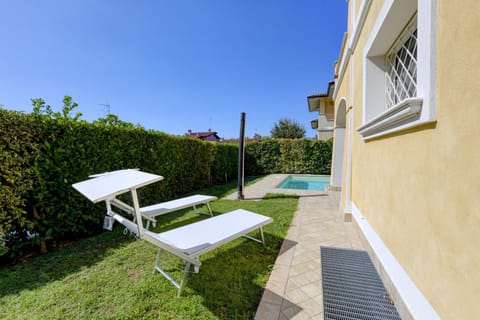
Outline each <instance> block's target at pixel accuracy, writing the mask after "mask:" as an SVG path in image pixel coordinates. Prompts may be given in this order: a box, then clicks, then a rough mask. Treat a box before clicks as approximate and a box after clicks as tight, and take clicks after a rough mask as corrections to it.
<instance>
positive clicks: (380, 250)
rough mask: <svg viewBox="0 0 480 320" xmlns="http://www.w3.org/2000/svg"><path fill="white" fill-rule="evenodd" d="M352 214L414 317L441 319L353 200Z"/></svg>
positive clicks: (432, 319)
mask: <svg viewBox="0 0 480 320" xmlns="http://www.w3.org/2000/svg"><path fill="white" fill-rule="evenodd" d="M352 216H353V219H354V220H355V222H356V223H357V225H358V227H359V228H360V230H361V231H362V233H363V235H364V236H365V239H366V240H367V241H368V243H369V244H370V247H371V248H372V250H373V252H374V253H375V255H376V257H377V258H378V261H379V262H380V263H381V264H382V266H383V268H384V269H385V271H386V273H387V274H388V276H389V278H390V280H391V281H392V283H393V285H394V287H395V288H396V290H397V291H398V294H399V296H400V297H401V299H402V301H403V303H404V304H405V306H406V307H407V309H408V311H409V312H410V314H411V315H412V317H413V318H414V319H429V320H436V319H440V317H439V316H438V314H437V312H436V311H435V310H434V309H433V307H432V306H431V305H430V303H429V302H428V300H427V299H426V298H425V296H424V295H423V294H422V292H421V291H420V290H419V289H418V288H417V286H416V285H415V283H414V282H413V281H412V279H410V277H409V276H408V274H407V273H406V271H405V270H404V269H403V267H402V266H401V265H400V263H399V262H398V261H397V259H396V258H395V256H394V255H393V254H392V253H391V251H390V250H389V249H388V247H387V246H386V245H385V243H384V242H383V241H382V239H381V238H380V236H379V235H378V234H377V233H376V232H375V230H374V229H373V227H372V226H371V225H370V224H369V223H368V221H367V219H366V218H365V217H364V216H363V214H362V213H361V211H360V209H359V208H358V207H357V206H356V205H355V203H353V202H352Z"/></svg>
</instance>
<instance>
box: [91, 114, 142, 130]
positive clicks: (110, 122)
mask: <svg viewBox="0 0 480 320" xmlns="http://www.w3.org/2000/svg"><path fill="white" fill-rule="evenodd" d="M92 123H93V124H94V125H97V126H101V127H117V128H127V129H133V128H137V129H143V127H142V126H141V125H140V124H133V123H131V122H128V121H123V120H120V118H119V117H118V116H117V115H116V114H113V113H109V114H107V116H106V117H105V118H98V119H97V120H94V121H93V122H92Z"/></svg>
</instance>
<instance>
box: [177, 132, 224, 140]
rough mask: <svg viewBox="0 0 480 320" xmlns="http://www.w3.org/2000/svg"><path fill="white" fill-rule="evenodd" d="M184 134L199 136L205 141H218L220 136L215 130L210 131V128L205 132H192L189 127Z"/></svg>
mask: <svg viewBox="0 0 480 320" xmlns="http://www.w3.org/2000/svg"><path fill="white" fill-rule="evenodd" d="M185 135H186V136H187V137H193V138H199V139H202V140H205V141H213V142H218V141H220V137H219V136H218V135H217V132H216V131H212V130H211V129H208V131H206V132H192V130H190V129H189V130H188V132H187V133H186V134H185Z"/></svg>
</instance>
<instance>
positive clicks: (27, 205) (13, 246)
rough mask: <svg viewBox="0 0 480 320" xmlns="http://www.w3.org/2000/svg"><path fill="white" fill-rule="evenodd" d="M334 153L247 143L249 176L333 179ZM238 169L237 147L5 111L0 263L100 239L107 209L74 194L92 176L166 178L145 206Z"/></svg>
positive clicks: (0, 124) (318, 145) (306, 143)
mask: <svg viewBox="0 0 480 320" xmlns="http://www.w3.org/2000/svg"><path fill="white" fill-rule="evenodd" d="M331 150H332V146H331V142H322V141H313V140H306V139H295V140H288V139H285V140H282V139H280V140H262V141H260V142H254V143H249V144H247V145H246V152H245V153H246V164H245V167H246V168H245V172H246V174H247V175H263V174H269V173H284V172H298V173H313V174H316V173H318V174H328V173H329V171H330V159H331ZM237 166H238V146H237V145H236V144H216V143H211V142H205V141H201V140H199V139H193V138H187V137H175V136H171V135H167V134H164V133H161V132H158V131H147V130H145V129H143V128H139V127H131V128H119V127H115V126H98V125H94V124H89V123H86V122H85V121H79V120H78V119H77V118H68V117H67V116H65V117H63V118H57V119H55V118H52V117H51V116H49V115H41V114H38V113H37V114H32V115H30V114H23V113H19V112H14V111H7V110H3V109H0V259H5V257H9V258H11V257H14V256H16V255H20V254H22V253H24V252H26V251H28V250H32V248H33V247H38V246H39V245H40V248H41V249H42V250H45V249H46V244H47V243H49V242H50V243H52V242H54V241H55V240H59V239H76V238H79V237H83V236H87V235H92V234H95V233H97V232H100V231H101V226H102V219H103V216H104V214H105V207H104V204H96V205H94V204H92V203H90V202H89V201H88V200H87V199H85V198H84V197H83V196H82V195H80V194H79V193H78V192H76V191H75V190H74V189H73V188H72V184H73V183H75V182H78V181H82V180H85V179H87V178H88V176H89V175H90V174H92V173H99V172H105V171H112V170H117V169H124V168H140V169H142V170H144V171H147V172H152V173H156V174H159V175H162V176H163V177H164V180H163V181H161V182H158V183H155V184H153V185H150V186H147V187H145V188H141V189H140V190H139V197H140V201H141V205H147V204H152V203H157V202H160V201H164V200H167V199H173V198H176V197H179V196H181V195H183V194H186V193H189V192H193V191H195V190H198V189H200V188H203V187H205V186H209V185H212V184H216V183H223V182H225V180H231V179H235V178H236V176H237ZM124 200H125V201H128V197H127V198H126V199H124ZM7 248H8V254H6V255H5V254H4V253H5V251H6V249H7ZM2 254H3V255H2Z"/></svg>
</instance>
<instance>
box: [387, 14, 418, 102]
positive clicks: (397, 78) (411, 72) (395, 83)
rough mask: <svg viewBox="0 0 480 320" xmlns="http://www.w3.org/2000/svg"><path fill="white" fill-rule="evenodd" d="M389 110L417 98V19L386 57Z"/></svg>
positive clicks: (413, 20)
mask: <svg viewBox="0 0 480 320" xmlns="http://www.w3.org/2000/svg"><path fill="white" fill-rule="evenodd" d="M385 74H386V77H385V78H386V79H385V80H386V83H385V92H386V107H387V109H389V108H391V107H393V106H395V105H396V104H398V103H400V102H402V101H404V100H405V99H408V98H414V97H416V96H417V19H416V17H414V18H413V19H412V21H410V23H409V24H408V25H407V27H406V28H405V29H404V31H403V32H402V33H401V35H400V36H399V37H398V40H397V41H396V42H395V44H394V45H393V46H392V48H391V49H390V50H389V52H388V53H387V55H386V73H385Z"/></svg>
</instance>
